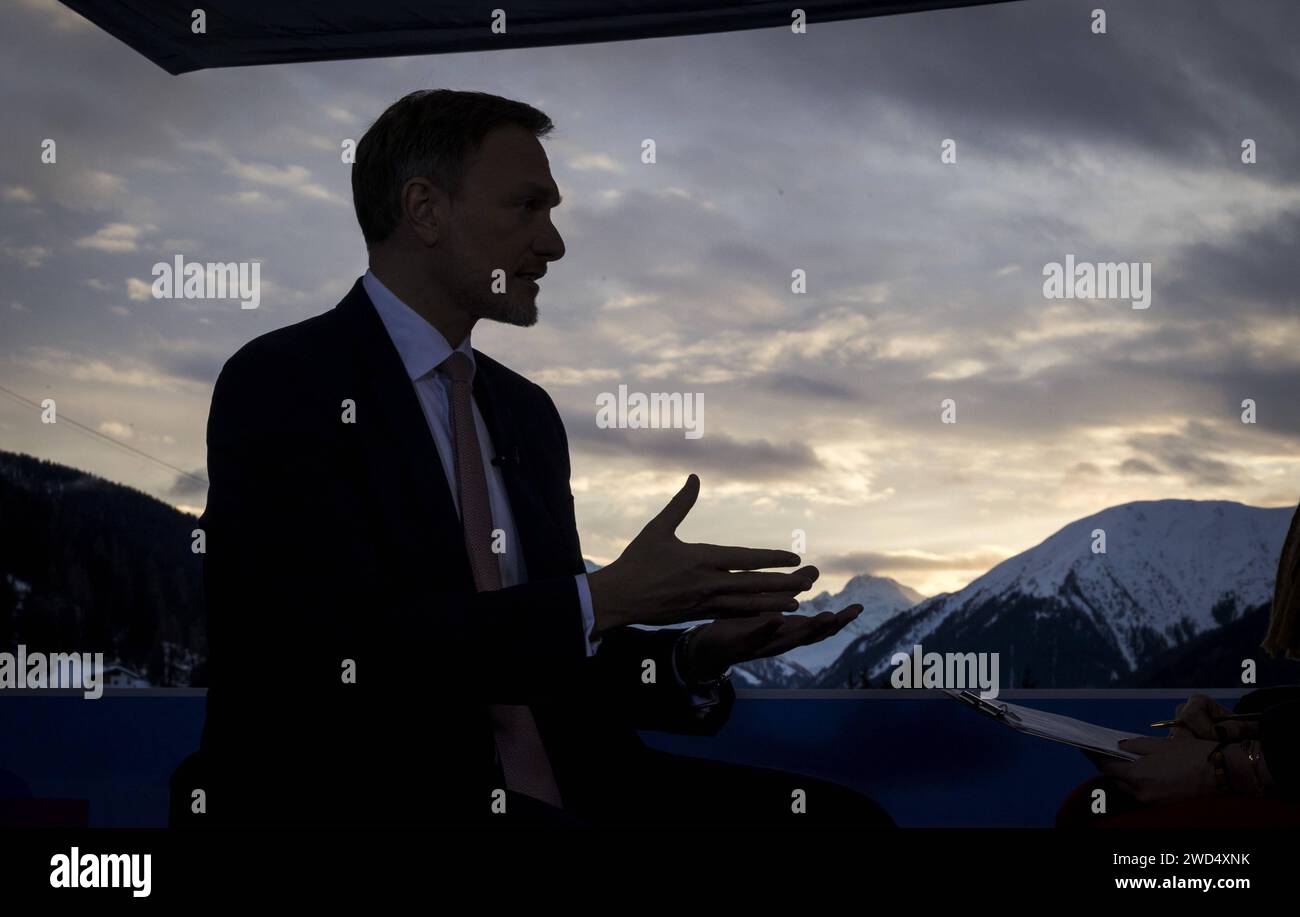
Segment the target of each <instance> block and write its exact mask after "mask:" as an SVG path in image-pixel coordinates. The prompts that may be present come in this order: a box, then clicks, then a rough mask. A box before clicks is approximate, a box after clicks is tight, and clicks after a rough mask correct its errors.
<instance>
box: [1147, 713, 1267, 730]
mask: <svg viewBox="0 0 1300 917" xmlns="http://www.w3.org/2000/svg"><path fill="white" fill-rule="evenodd" d="M1261 715H1262V714H1259V713H1231V714H1229V715H1228V716H1216V717H1214V718H1213V719H1211V720H1210V722H1211V723H1224V722H1227V721H1228V720H1257V719H1259V718H1260V716H1261ZM1175 726H1182V727H1184V728H1186V726H1187V724H1186V723H1184V722H1183V721H1182V720H1160V721H1159V722H1157V723H1152V724H1151V728H1152V729H1172V728H1174V727H1175Z"/></svg>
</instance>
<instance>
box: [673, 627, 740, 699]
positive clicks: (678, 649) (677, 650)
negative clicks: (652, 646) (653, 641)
mask: <svg viewBox="0 0 1300 917" xmlns="http://www.w3.org/2000/svg"><path fill="white" fill-rule="evenodd" d="M707 623H708V622H705V624H707ZM705 624H696V625H694V626H692V627H688V628H686V630H684V631H682V635H681V636H680V637H678V638H677V642H676V643H674V644H673V670H674V671H675V672H676V674H677V678H678V680H679V681H681V682H682V684H684V685H686V686H687V687H689V688H690V689H691V690H692V691H695V690H697V689H699V690H703V691H710V690H712V689H714V688H716V687H718V686H719V685H721V684H722V683H723V682H724V681H728V680H729V679H730V678H731V666H727V671H725V672H723V673H722V674H721V675H719V676H718V677H717V678H710V679H708V680H706V681H688V680H687V678H686V676H685V675H684V674H683V673H684V672H685V670H686V644H687V643H688V642H689V641H690V639H691V635H692V634H694V633H695V632H696V631H697V630H699V629H700V628H701V627H704V626H705Z"/></svg>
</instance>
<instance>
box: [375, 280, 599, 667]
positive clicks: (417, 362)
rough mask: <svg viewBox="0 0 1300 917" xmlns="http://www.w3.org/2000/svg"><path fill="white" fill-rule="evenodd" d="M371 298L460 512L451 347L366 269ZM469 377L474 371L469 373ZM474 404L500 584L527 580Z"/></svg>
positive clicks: (585, 607) (582, 582)
mask: <svg viewBox="0 0 1300 917" xmlns="http://www.w3.org/2000/svg"><path fill="white" fill-rule="evenodd" d="M361 284H362V286H363V287H365V290H366V294H367V295H368V296H369V297H370V301H371V302H372V303H374V304H375V310H376V311H377V312H378V313H379V318H380V319H381V320H382V321H383V323H384V327H385V328H386V329H387V330H388V336H389V337H390V338H392V341H393V344H394V345H395V346H396V347H397V353H398V355H399V356H400V357H401V358H402V364H403V365H404V366H405V367H406V374H407V375H408V376H409V377H410V379H411V384H412V385H413V386H414V387H415V394H416V396H417V397H418V398H419V400H420V407H421V408H423V410H424V419H425V420H426V421H428V423H429V432H431V433H432V434H433V439H434V442H435V443H437V445H438V456H439V457H440V458H441V459H442V471H443V474H445V475H446V476H447V487H448V489H449V490H450V491H451V499H452V502H453V503H454V504H455V506H456V513H457V515H459V514H460V492H459V487H458V486H457V481H456V460H455V452H454V451H453V443H454V442H455V440H454V437H453V435H452V429H451V385H452V382H451V378H450V377H448V376H447V375H446V374H445V373H440V372H437V367H438V365H439V364H440V363H442V361H443V360H445V359H447V357H449V356H450V355H451V351H452V347H451V345H450V344H449V343H447V339H446V338H445V337H443V336H442V333H441V332H440V331H439V330H438V329H437V328H435V327H433V325H431V324H430V323H429V322H427V321H426V320H425V319H424V317H423V316H421V315H420V314H419V313H418V312H416V311H415V310H414V309H412V308H411V307H410V306H408V305H407V304H406V303H404V302H402V301H401V300H400V299H398V298H397V297H396V296H395V295H394V294H393V293H392V291H391V290H389V289H388V288H387V287H385V286H384V285H383V284H382V283H380V282H379V278H378V277H376V276H375V275H374V274H372V273H371V272H370V271H366V273H365V276H364V277H362V278H361ZM456 349H457V350H459V351H460V352H461V353H463V354H465V356H467V357H469V362H470V366H471V367H474V366H475V363H474V351H473V349H472V347H471V345H470V335H468V334H467V335H465V340H463V341H461V342H460V345H459V346H458V347H457V348H456ZM470 379H471V381H472V380H473V372H472V371H471V374H470ZM471 404H473V406H474V426H475V428H476V429H477V430H478V442H479V451H480V452H481V453H482V461H483V468H484V470H485V471H486V472H487V474H486V477H487V489H488V501H489V504H490V505H491V507H492V524H493V526H494V527H495V528H498V529H501V531H502V532H503V533H504V540H505V547H506V550H505V551H504V552H503V553H501V554H497V555H495V556H496V558H497V562H498V564H499V565H500V568H501V585H502V587H509V586H517V585H519V584H520V583H524V582H527V581H528V570H527V569H526V566H525V564H524V553H523V551H522V550H520V546H519V536H518V533H517V532H516V530H515V518H514V515H513V514H512V513H511V511H510V498H509V495H508V494H507V492H506V484H505V479H504V478H503V477H502V475H501V468H500V466H498V465H494V464H492V459H493V458H494V457H495V456H496V450H495V449H493V447H492V436H491V434H490V433H489V432H488V428H487V425H486V424H485V423H484V422H483V415H482V414H481V413H480V412H479V409H478V403H477V402H475V401H473V399H472V398H471ZM575 579H576V580H577V583H578V600H579V604H580V605H581V606H582V622H583V636H584V637H585V639H586V643H587V655H588V656H592V655H595V653H596V649H597V648H598V647H599V646H600V641H599V640H592V639H591V631H592V628H594V627H595V625H596V615H595V612H594V611H593V610H592V605H591V588H590V587H589V586H588V584H587V574H586V573H579V574H576V576H575Z"/></svg>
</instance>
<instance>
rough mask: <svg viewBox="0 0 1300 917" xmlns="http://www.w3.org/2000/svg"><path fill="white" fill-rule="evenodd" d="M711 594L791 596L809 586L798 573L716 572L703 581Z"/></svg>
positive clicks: (805, 579) (806, 580)
mask: <svg viewBox="0 0 1300 917" xmlns="http://www.w3.org/2000/svg"><path fill="white" fill-rule="evenodd" d="M704 585H705V589H706V591H707V592H708V593H710V594H713V595H726V594H728V593H745V592H782V593H785V595H786V598H787V599H788V598H791V597H793V596H795V595H797V594H798V593H800V592H803V591H804V590H806V589H807V588H808V587H809V585H810V584H809V582H808V579H807V577H805V576H803V575H801V574H799V573H718V574H715V575H713V576H710V577H708V578H707V579H706V580H705V581H704Z"/></svg>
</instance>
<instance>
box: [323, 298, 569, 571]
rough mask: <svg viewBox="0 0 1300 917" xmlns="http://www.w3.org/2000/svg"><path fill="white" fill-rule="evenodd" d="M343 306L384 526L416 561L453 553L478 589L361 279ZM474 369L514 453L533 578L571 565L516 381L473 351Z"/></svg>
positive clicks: (510, 468)
mask: <svg viewBox="0 0 1300 917" xmlns="http://www.w3.org/2000/svg"><path fill="white" fill-rule="evenodd" d="M338 309H339V311H340V313H341V315H342V317H343V318H344V319H345V324H346V327H347V328H348V332H349V334H350V335H351V339H352V343H353V352H354V354H355V357H356V361H357V366H358V370H359V379H358V387H359V389H360V391H359V393H358V396H357V417H358V426H359V427H362V429H361V430H359V431H358V432H359V433H361V436H360V437H359V440H360V443H361V451H362V464H363V467H364V469H365V474H366V475H367V478H368V480H367V492H368V493H370V494H373V495H375V498H376V501H377V503H378V510H379V513H380V522H381V525H382V526H383V531H385V532H390V533H393V536H392V539H391V543H392V544H393V546H394V548H395V549H396V550H397V551H399V552H400V553H401V554H402V555H403V556H407V559H408V560H409V562H411V563H413V564H415V567H414V569H417V570H419V569H426V568H427V565H428V563H429V558H430V557H445V558H447V559H448V561H449V562H450V563H451V565H452V567H453V568H454V569H456V570H459V571H461V573H462V574H463V575H462V577H461V578H462V579H463V580H464V584H466V585H469V586H470V587H471V588H472V585H473V574H472V573H471V572H470V564H469V554H468V552H467V551H466V550H465V541H464V530H463V529H462V527H461V522H460V516H459V514H458V513H457V512H456V505H455V503H454V502H453V501H452V498H451V491H450V490H449V488H448V486H447V479H446V475H444V474H443V471H442V461H441V458H440V457H439V455H438V446H437V444H436V443H435V442H434V439H433V434H432V433H431V432H430V431H429V424H428V421H427V420H425V417H424V409H423V408H422V407H421V405H420V401H419V397H418V396H417V395H416V393H415V387H414V386H413V385H412V384H411V380H410V378H409V377H408V376H407V374H406V368H405V367H404V366H403V364H402V359H401V357H400V355H399V354H398V352H397V348H396V346H394V344H393V341H392V338H390V337H389V336H388V331H387V329H386V328H384V324H383V321H382V320H381V319H380V318H379V313H378V312H377V311H375V307H374V304H373V303H371V301H370V297H369V296H367V295H366V292H365V288H364V287H363V286H362V284H361V281H360V280H358V281H357V282H356V284H355V285H354V286H353V288H352V290H351V291H350V292H349V293H348V295H347V296H346V297H345V298H344V299H343V301H342V302H341V303H339V305H338ZM475 367H476V369H475V372H474V401H475V403H476V404H477V405H478V409H479V413H481V414H482V415H483V422H484V424H485V425H486V426H487V428H488V432H489V434H490V435H491V437H492V445H493V447H494V451H495V452H496V454H497V455H499V456H505V457H506V461H505V462H504V463H503V464H502V468H501V471H502V478H503V479H504V481H505V485H506V493H507V495H508V496H509V498H510V509H511V514H512V515H513V516H514V521H515V528H516V531H517V532H518V536H519V541H520V545H519V547H520V549H521V550H522V551H523V557H524V565H525V567H526V570H527V575H528V578H529V579H539V578H542V577H545V576H554V575H556V574H558V573H561V572H571V571H569V570H568V563H567V561H565V560H564V559H563V557H562V553H557V552H559V545H560V544H561V543H563V539H560V538H558V537H557V535H558V525H557V523H556V521H555V519H554V517H553V516H552V515H551V513H550V511H549V509H548V508H547V505H546V502H545V501H544V500H543V499H542V498H541V495H540V492H539V490H538V488H539V486H540V484H539V481H538V477H537V476H538V475H539V474H540V473H541V472H542V470H543V466H542V464H541V463H540V462H539V461H538V460H537V456H536V455H535V446H536V441H537V440H536V437H537V435H538V431H536V430H534V429H531V428H528V427H521V426H520V423H521V422H523V418H519V417H518V416H517V414H516V412H515V411H514V410H513V404H512V399H511V397H510V394H511V392H510V387H509V380H508V379H507V378H506V377H505V374H504V373H503V372H502V370H501V368H500V367H499V366H498V365H497V364H496V363H495V361H493V360H491V359H490V358H486V357H484V356H483V355H482V354H480V353H478V352H477V351H475ZM371 425H373V428H370V427H371Z"/></svg>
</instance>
